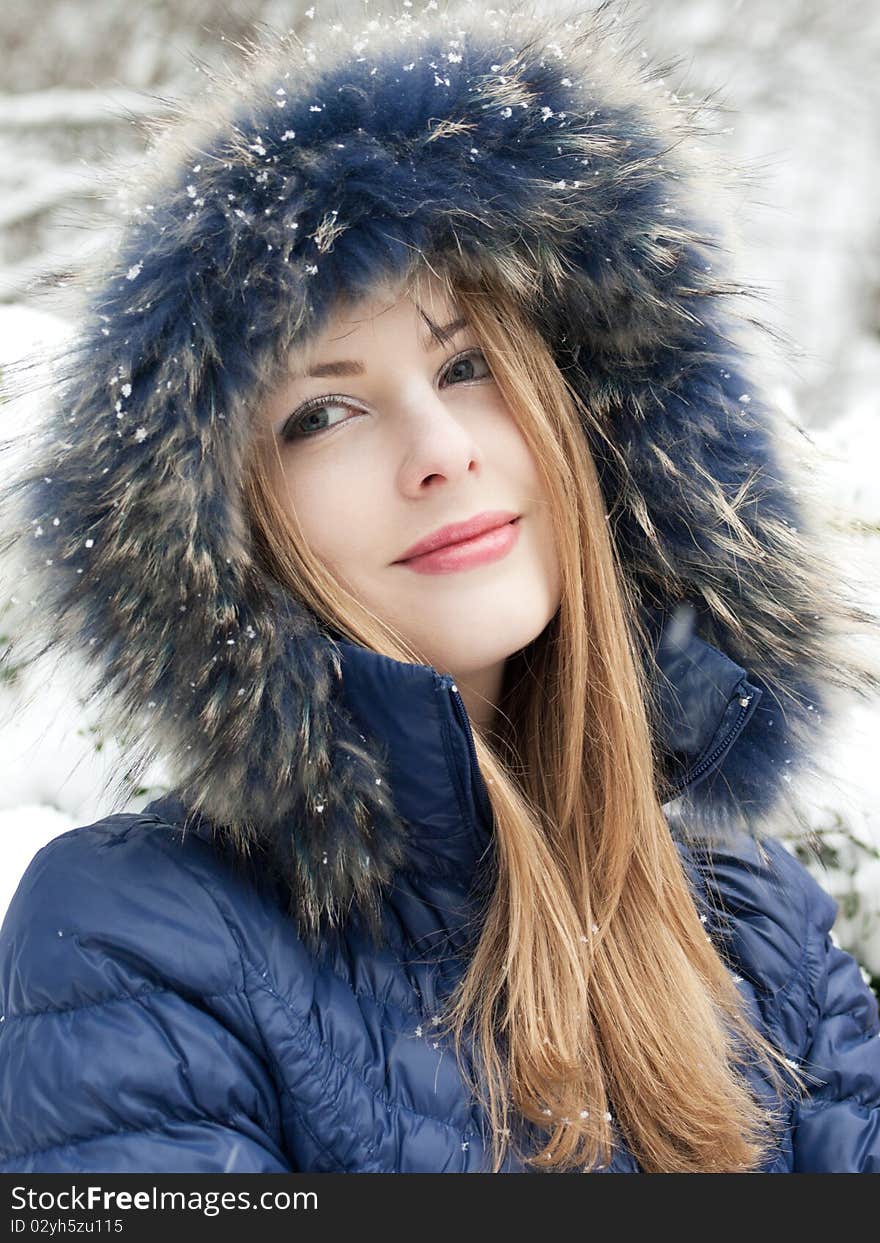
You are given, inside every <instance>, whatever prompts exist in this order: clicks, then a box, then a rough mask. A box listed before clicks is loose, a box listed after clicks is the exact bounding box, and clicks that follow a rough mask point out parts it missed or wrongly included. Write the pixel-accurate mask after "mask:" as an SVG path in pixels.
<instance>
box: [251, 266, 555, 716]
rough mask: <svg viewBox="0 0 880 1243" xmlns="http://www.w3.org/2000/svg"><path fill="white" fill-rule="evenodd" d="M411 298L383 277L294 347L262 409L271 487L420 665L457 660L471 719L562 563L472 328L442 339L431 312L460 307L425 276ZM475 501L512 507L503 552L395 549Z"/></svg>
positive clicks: (473, 509) (451, 316) (545, 610)
mask: <svg viewBox="0 0 880 1243" xmlns="http://www.w3.org/2000/svg"><path fill="white" fill-rule="evenodd" d="M423 296H424V297H426V298H427V301H423V302H422V303H421V309H419V307H418V306H416V305H415V303H414V302H413V301H412V300H410V298H408V297H402V296H401V295H400V294H399V293H397V292H396V291H394V290H385V289H384V288H383V289H382V290H378V291H377V292H376V293H375V294H373V295H371V296H370V297H369V298H365V299H363V300H362V301H361V302H359V303H358V304H357V305H354V306H352V305H349V306H347V307H345V308H343V309H340V310H339V311H337V312H336V314H334V316H333V318H332V319H331V320H329V321H328V323H327V324H326V327H325V329H324V331H323V332H322V333H321V334H320V336H318V337H316V338H314V339H313V340H312V341H310V342H309V343H308V344H307V345H306V346H305V347H297V348H296V349H295V351H294V352H293V353H292V355H291V358H290V378H289V380H287V381H286V382H284V383H283V384H282V385H280V386H279V388H278V389H277V390H276V391H275V392H273V393H272V395H271V396H270V398H269V400H268V401H267V403H266V407H265V409H264V412H263V414H264V417H265V419H266V420H267V424H268V426H269V428H270V429H271V433H272V435H273V436H274V437H275V438H276V440H277V445H278V450H279V455H280V463H281V465H280V470H279V471H278V473H277V475H276V480H275V482H276V486H277V487H278V488H279V490H280V496H281V499H282V502H283V504H284V505H285V506H286V507H288V509H289V510H290V511H291V512H295V514H296V516H297V518H298V521H299V524H300V526H301V528H302V531H303V534H304V536H305V538H306V540H307V542H308V544H309V547H310V549H311V551H312V553H313V554H314V555H315V556H316V557H317V558H318V559H319V560H320V561H322V562H323V563H324V564H325V565H326V566H327V567H328V568H329V569H331V570H332V571H333V573H335V574H336V576H337V577H338V578H340V579H341V580H342V581H343V582H344V583H345V585H346V586H347V587H348V589H349V590H350V591H351V592H352V594H353V595H354V596H356V597H357V598H358V600H359V601H360V602H361V603H362V604H364V605H366V606H367V607H368V608H369V609H370V610H371V611H373V612H374V613H376V614H378V615H379V616H380V617H382V618H384V619H385V620H386V621H389V622H391V623H392V624H393V625H394V626H395V627H397V628H398V629H399V630H400V632H401V633H402V634H404V635H405V637H406V638H407V639H408V640H409V642H410V643H411V644H412V645H413V647H414V648H415V650H416V651H418V652H419V653H421V654H422V658H423V660H424V663H425V664H430V665H433V666H434V667H435V668H436V669H438V670H440V671H442V672H448V673H451V674H453V676H454V677H455V679H456V683H457V684H458V687H459V690H460V691H461V693H462V697H463V698H464V701H465V705H466V707H467V709H468V712H469V715H470V716H471V718H472V719H474V720H475V721H477V722H480V723H481V724H488V723H490V722H491V719H492V706H493V705H494V704H495V703H496V702H497V698H498V695H499V693H500V689H501V678H502V674H503V670H504V662H505V661H506V659H507V657H508V656H510V655H511V654H512V653H513V652H516V651H518V650H519V649H520V648H522V647H524V646H525V645H526V644H527V643H529V642H531V640H532V639H534V638H536V636H537V635H539V634H540V633H541V631H543V630H544V628H545V627H546V626H547V624H548V622H549V621H550V620H551V618H552V617H553V615H554V614H555V612H556V610H557V608H558V607H559V602H560V590H561V586H560V575H559V567H558V563H557V559H556V554H555V548H554V542H553V537H552V532H551V527H550V516H549V510H548V506H547V501H546V497H545V495H544V491H543V488H542V484H541V480H540V478H539V475H538V472H537V469H536V466H535V462H534V460H533V458H532V455H531V452H530V450H529V448H528V446H527V444H526V442H525V440H524V439H523V437H522V436H521V434H520V432H519V430H518V428H517V426H516V423H515V422H514V419H513V416H512V415H511V413H510V411H509V409H508V407H507V405H506V403H505V402H504V400H503V399H502V396H501V392H500V390H499V388H498V386H497V385H496V383H495V381H494V380H493V378H492V375H491V373H490V371H489V368H488V365H487V363H486V361H485V358H484V356H483V354H482V352H481V351H480V350H479V348H478V345H477V338H476V336H475V335H474V334H473V332H472V331H471V330H470V329H469V328H468V327H467V326H466V325H464V326H461V327H458V330H457V331H456V330H455V326H453V328H452V330H450V331H449V333H448V337H447V339H446V340H445V342H444V343H442V344H441V342H440V341H438V340H437V338H436V337H432V335H431V332H430V329H429V322H428V321H432V322H433V324H434V325H438V326H439V327H441V328H443V327H446V326H448V325H450V324H454V321H455V320H457V319H458V318H459V316H458V311H457V308H456V307H455V306H454V305H450V304H449V302H448V300H447V298H446V297H445V295H444V294H443V293H442V292H441V290H440V287H439V284H437V283H435V282H433V279H432V283H431V285H430V287H429V288H428V290H427V292H426V294H425V295H423ZM422 312H423V313H422ZM426 316H427V319H426V318H425V317H426ZM306 372H311V373H312V374H305V373H306ZM486 511H496V512H497V511H505V512H508V513H509V514H510V515H512V516H513V515H519V519H518V521H517V522H516V523H515V524H514V525H513V526H506V527H504V528H503V531H502V532H501V537H502V540H506V543H502V547H507V548H508V550H507V551H506V552H504V553H503V555H500V556H496V557H495V558H494V559H491V560H483V561H475V562H471V563H466V562H461V563H458V562H455V561H453V560H452V559H450V558H449V557H448V556H447V558H446V559H445V560H444V561H443V562H442V563H440V564H437V565H435V566H434V567H430V566H427V565H426V563H424V562H422V563H420V564H419V565H418V566H417V564H416V563H415V562H413V563H412V564H406V563H401V560H400V559H401V558H402V557H403V556H404V554H405V553H406V552H407V551H408V550H409V549H410V548H411V547H412V545H413V544H415V543H416V542H418V541H421V540H422V539H424V537H425V536H427V535H430V534H432V533H433V532H435V531H436V530H437V529H438V528H440V527H444V526H446V525H447V524H449V523H460V522H464V521H466V520H468V519H471V518H473V517H474V516H475V515H479V514H483V513H485V512H486ZM489 538H490V539H493V540H494V541H496V543H499V542H501V541H500V540H499V532H498V531H496V532H495V535H494V537H489ZM460 552H461V546H460V547H459V554H460ZM419 568H421V570H422V572H418V570H419ZM430 568H433V569H434V570H435V571H436V572H430V573H429V572H424V571H425V570H427V569H430Z"/></svg>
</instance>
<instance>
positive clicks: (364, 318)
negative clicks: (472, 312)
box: [287, 278, 464, 375]
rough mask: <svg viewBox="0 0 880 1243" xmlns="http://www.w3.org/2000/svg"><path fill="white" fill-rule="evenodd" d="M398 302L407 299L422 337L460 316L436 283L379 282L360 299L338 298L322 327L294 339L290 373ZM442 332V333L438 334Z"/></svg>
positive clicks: (431, 335)
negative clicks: (420, 327)
mask: <svg viewBox="0 0 880 1243" xmlns="http://www.w3.org/2000/svg"><path fill="white" fill-rule="evenodd" d="M402 302H409V303H410V304H411V306H412V308H413V310H414V312H415V313H416V314H417V316H418V322H419V324H420V325H421V326H423V328H424V333H423V336H424V338H425V340H430V339H432V338H433V339H437V336H438V330H441V329H443V328H444V327H445V328H447V329H448V328H450V327H452V326H453V325H456V326H457V324H456V321H458V320H460V319H462V318H464V316H463V315H462V312H461V310H460V308H459V307H458V305H457V304H456V302H455V300H454V299H453V298H451V297H450V296H449V294H448V293H447V292H446V290H445V288H444V287H443V286H442V285H441V284H440V283H439V282H437V283H436V284H434V285H433V286H427V285H426V284H425V283H424V278H423V283H421V284H420V285H419V286H417V287H414V288H413V287H410V286H408V285H406V284H404V283H402V282H401V283H398V284H396V285H394V286H389V285H382V286H379V287H377V288H376V289H374V290H371V291H370V292H369V293H368V294H365V295H363V296H362V297H360V298H354V299H346V300H344V301H343V300H340V301H339V302H338V303H337V304H336V305H335V306H334V307H333V308H332V310H331V311H330V313H329V314H328V316H327V319H326V320H325V322H324V325H323V327H322V328H321V329H320V331H319V332H316V333H314V334H313V335H312V336H310V337H309V338H308V339H306V340H303V341H297V342H295V343H294V344H293V345H292V346H291V347H290V349H289V351H288V355H287V359H288V367H289V370H290V372H291V374H292V375H305V374H306V372H307V371H308V369H309V368H310V367H311V366H312V364H314V363H315V361H316V360H317V359H318V357H319V355H320V354H321V352H322V351H324V350H326V349H327V348H328V347H332V346H334V345H337V344H338V343H339V342H340V341H342V340H345V339H348V338H351V337H352V336H353V335H354V334H356V333H357V332H358V330H359V329H361V328H362V327H364V326H366V325H369V324H371V323H372V322H373V321H374V320H376V319H377V318H379V317H380V316H382V315H384V314H387V313H388V312H389V311H391V310H393V309H394V308H395V307H397V306H399V305H400V304H401V303H402ZM440 335H442V334H440Z"/></svg>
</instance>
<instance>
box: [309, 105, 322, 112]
mask: <svg viewBox="0 0 880 1243" xmlns="http://www.w3.org/2000/svg"><path fill="white" fill-rule="evenodd" d="M323 111H324V105H323V104H310V105H309V112H323Z"/></svg>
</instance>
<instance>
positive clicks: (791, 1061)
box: [785, 1057, 798, 1070]
mask: <svg viewBox="0 0 880 1243" xmlns="http://www.w3.org/2000/svg"><path fill="white" fill-rule="evenodd" d="M785 1060H786V1063H787V1064H788V1065H789V1066H791V1067H792V1068H793V1069H794V1070H797V1069H798V1064H797V1062H796V1061H795V1060H794V1058H792V1057H787V1058H786V1059H785Z"/></svg>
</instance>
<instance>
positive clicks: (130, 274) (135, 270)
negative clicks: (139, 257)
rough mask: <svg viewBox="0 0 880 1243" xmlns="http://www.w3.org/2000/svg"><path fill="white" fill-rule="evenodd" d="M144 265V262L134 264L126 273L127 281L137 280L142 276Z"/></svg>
mask: <svg viewBox="0 0 880 1243" xmlns="http://www.w3.org/2000/svg"><path fill="white" fill-rule="evenodd" d="M143 266H144V265H143V263H142V262H141V263H134V264H132V266H131V267H130V268H129V269H128V271H127V272H126V274H125V279H126V280H127V281H133V280H136V279H137V278H138V277H139V276H140V274H141V270H142V268H143Z"/></svg>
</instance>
